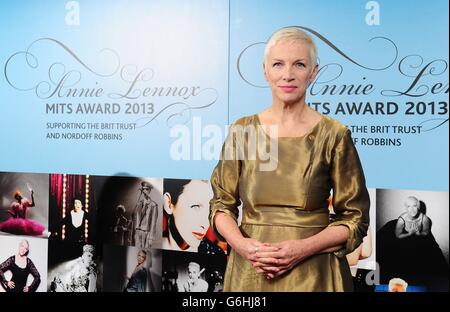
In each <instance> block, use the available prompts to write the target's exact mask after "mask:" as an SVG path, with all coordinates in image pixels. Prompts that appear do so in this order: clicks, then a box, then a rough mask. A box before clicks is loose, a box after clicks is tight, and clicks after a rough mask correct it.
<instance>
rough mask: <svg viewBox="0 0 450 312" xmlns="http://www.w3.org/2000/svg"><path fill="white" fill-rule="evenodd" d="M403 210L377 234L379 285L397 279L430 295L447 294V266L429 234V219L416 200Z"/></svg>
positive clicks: (406, 205) (409, 198)
mask: <svg viewBox="0 0 450 312" xmlns="http://www.w3.org/2000/svg"><path fill="white" fill-rule="evenodd" d="M422 204H423V205H425V204H424V203H423V202H422ZM404 206H405V212H404V213H402V214H401V215H400V216H399V218H398V219H396V220H395V219H394V220H390V221H388V222H387V223H386V224H384V225H383V226H382V227H381V228H380V229H379V230H378V231H377V235H376V237H377V250H376V255H377V262H378V264H379V266H380V282H381V283H382V284H385V283H387V282H388V281H389V280H390V279H391V278H394V277H400V278H403V279H405V280H406V281H408V283H410V284H411V285H418V286H425V287H426V288H427V289H428V290H429V291H448V264H447V261H446V259H445V257H444V254H443V253H442V250H441V248H440V246H439V244H438V243H437V241H436V239H435V237H434V235H433V233H432V230H431V229H432V221H431V219H430V218H429V217H428V216H427V215H426V214H425V212H424V211H422V209H421V201H419V199H418V198H417V197H415V196H409V197H407V198H406V200H405V202H404Z"/></svg>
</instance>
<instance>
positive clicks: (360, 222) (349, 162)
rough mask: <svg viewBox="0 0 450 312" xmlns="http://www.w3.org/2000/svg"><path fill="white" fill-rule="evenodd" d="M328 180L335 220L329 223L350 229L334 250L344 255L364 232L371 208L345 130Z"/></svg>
mask: <svg viewBox="0 0 450 312" xmlns="http://www.w3.org/2000/svg"><path fill="white" fill-rule="evenodd" d="M331 181H332V186H333V209H334V212H335V213H336V219H335V221H334V222H332V223H330V224H329V226H337V225H345V226H346V227H348V229H349V238H348V240H347V243H346V245H345V247H344V248H342V249H340V250H338V251H336V252H335V253H334V254H335V255H336V256H338V257H343V256H345V255H346V254H348V253H350V252H352V251H353V250H355V249H356V248H357V247H358V246H359V245H360V244H361V243H362V239H363V238H364V236H366V235H367V229H368V227H369V207H370V198H369V193H368V191H367V188H366V181H365V178H364V173H363V169H362V166H361V162H360V160H359V156H358V152H357V150H356V148H355V145H354V144H353V140H352V137H351V134H350V131H349V130H348V129H347V130H346V131H345V133H344V135H343V137H342V138H341V139H340V141H339V143H338V144H337V146H336V148H335V152H334V156H333V159H332V163H331Z"/></svg>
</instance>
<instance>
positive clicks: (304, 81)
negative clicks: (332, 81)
mask: <svg viewBox="0 0 450 312" xmlns="http://www.w3.org/2000/svg"><path fill="white" fill-rule="evenodd" d="M316 75H317V66H315V67H314V70H313V69H312V63H311V55H310V46H309V45H307V44H304V43H302V42H299V41H286V40H281V41H279V42H278V43H277V44H275V45H274V46H273V47H272V48H271V49H270V50H269V53H268V56H267V59H266V60H265V64H264V77H265V78H266V80H267V81H268V83H269V85H270V88H271V89H272V98H273V100H274V101H277V102H282V103H286V104H295V103H298V102H299V101H301V100H303V99H304V97H305V93H306V88H307V86H308V82H309V81H312V80H314V78H315V76H316Z"/></svg>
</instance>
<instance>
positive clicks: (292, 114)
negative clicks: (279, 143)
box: [267, 101, 309, 124]
mask: <svg viewBox="0 0 450 312" xmlns="http://www.w3.org/2000/svg"><path fill="white" fill-rule="evenodd" d="M267 112H268V113H269V114H270V115H271V117H272V119H273V121H274V122H275V123H278V124H283V123H291V122H294V123H302V122H305V120H306V119H307V115H308V114H309V107H308V106H307V105H306V104H305V102H304V101H301V102H298V103H295V104H288V103H284V102H279V101H278V102H277V101H274V102H273V103H272V106H271V107H270V108H269V109H268V110H267Z"/></svg>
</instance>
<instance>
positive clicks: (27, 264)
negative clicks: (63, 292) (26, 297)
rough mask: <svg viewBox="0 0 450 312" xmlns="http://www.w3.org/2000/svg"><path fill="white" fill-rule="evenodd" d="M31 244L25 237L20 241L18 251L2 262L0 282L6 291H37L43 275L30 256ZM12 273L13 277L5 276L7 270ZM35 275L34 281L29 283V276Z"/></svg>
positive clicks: (0, 265)
mask: <svg viewBox="0 0 450 312" xmlns="http://www.w3.org/2000/svg"><path fill="white" fill-rule="evenodd" d="M29 252H30V244H29V242H28V241H27V240H25V239H23V240H21V241H20V243H19V248H18V250H17V253H16V254H15V255H13V256H11V257H9V258H8V259H6V260H5V261H4V262H2V263H1V264H0V283H1V285H2V287H3V289H4V290H5V291H6V292H35V291H36V290H37V288H38V287H39V284H40V283H41V275H40V274H39V272H38V270H37V269H36V267H35V265H34V263H33V261H31V259H30V258H28V254H29ZM7 271H10V272H11V273H12V276H11V279H9V280H7V279H6V278H5V272H7ZM29 275H32V276H33V282H32V283H31V284H30V285H28V284H27V280H28V276H29Z"/></svg>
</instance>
